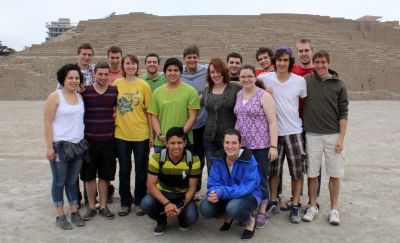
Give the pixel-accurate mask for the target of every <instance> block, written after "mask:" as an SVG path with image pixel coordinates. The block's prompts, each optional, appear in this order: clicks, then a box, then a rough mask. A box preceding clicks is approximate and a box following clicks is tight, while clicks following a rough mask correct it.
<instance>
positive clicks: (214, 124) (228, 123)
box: [202, 58, 242, 173]
mask: <svg viewBox="0 0 400 243" xmlns="http://www.w3.org/2000/svg"><path fill="white" fill-rule="evenodd" d="M207 82H208V86H207V87H206V88H205V90H204V92H203V94H202V106H204V107H205V109H206V112H207V123H206V126H205V129H204V134H203V136H204V150H205V156H206V160H207V171H208V173H210V170H211V165H212V161H211V156H212V154H213V153H214V152H215V151H218V150H222V149H223V146H222V138H223V135H224V131H225V130H226V129H228V128H234V127H235V123H236V116H235V114H234V113H233V108H234V107H235V103H236V94H237V93H238V92H239V90H240V89H241V88H242V87H241V86H240V85H239V84H238V83H236V82H230V77H229V71H228V67H227V66H226V64H225V63H224V61H222V60H221V59H219V58H214V59H212V60H211V61H210V63H209V64H208V69H207Z"/></svg>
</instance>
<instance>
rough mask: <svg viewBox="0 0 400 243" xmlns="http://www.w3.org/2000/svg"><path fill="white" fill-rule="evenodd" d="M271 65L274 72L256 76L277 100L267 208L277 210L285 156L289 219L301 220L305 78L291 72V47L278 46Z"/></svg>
mask: <svg viewBox="0 0 400 243" xmlns="http://www.w3.org/2000/svg"><path fill="white" fill-rule="evenodd" d="M273 65H274V67H275V70H276V71H275V72H269V73H264V74H262V75H260V76H259V77H258V78H259V79H260V80H261V81H263V82H264V85H265V87H267V88H272V90H273V94H272V96H273V97H274V100H275V102H276V107H277V109H276V112H277V118H278V131H279V132H278V160H277V161H276V162H274V163H271V164H270V178H269V184H270V190H271V193H270V194H271V198H270V203H269V205H268V211H270V212H273V213H278V212H279V210H278V200H277V192H278V186H279V181H280V179H279V176H280V175H281V174H282V169H283V162H284V160H285V157H286V159H287V162H288V165H289V172H290V176H291V178H292V181H293V184H292V187H293V188H292V197H293V204H292V206H291V210H290V215H289V220H290V222H291V223H300V222H301V217H300V208H299V201H300V194H301V188H302V186H303V176H304V173H305V172H306V153H305V150H304V146H303V145H304V141H303V135H302V133H303V127H302V121H301V119H300V117H299V98H304V97H306V96H307V89H306V81H305V80H304V78H303V77H301V76H298V75H296V74H294V73H292V72H291V71H292V68H293V65H294V58H293V56H292V50H291V49H290V48H289V47H287V46H280V47H278V48H277V49H276V50H275V54H274V58H273Z"/></svg>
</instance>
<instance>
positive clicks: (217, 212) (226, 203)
mask: <svg viewBox="0 0 400 243" xmlns="http://www.w3.org/2000/svg"><path fill="white" fill-rule="evenodd" d="M257 206H258V205H257V200H256V199H255V197H253V195H247V196H244V197H241V198H237V199H230V200H223V201H218V202H217V203H211V202H209V201H208V200H207V199H204V200H203V201H202V202H201V204H200V213H201V214H202V215H203V216H204V217H206V218H219V217H221V216H223V215H224V213H225V214H226V215H227V216H228V217H230V218H232V219H235V220H238V221H239V222H241V223H242V224H248V223H249V221H250V219H251V217H252V215H253V211H254V210H255V209H256V208H257Z"/></svg>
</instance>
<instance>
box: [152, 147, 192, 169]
mask: <svg viewBox="0 0 400 243" xmlns="http://www.w3.org/2000/svg"><path fill="white" fill-rule="evenodd" d="M185 150H186V155H185V157H186V164H187V166H188V167H189V173H190V172H191V171H192V165H193V154H192V152H190V150H188V149H185ZM167 152H168V151H167V149H166V148H164V149H162V150H161V151H160V158H159V160H158V163H159V165H160V168H159V170H161V168H162V167H163V166H164V164H165V162H166V161H167Z"/></svg>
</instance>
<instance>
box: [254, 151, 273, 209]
mask: <svg viewBox="0 0 400 243" xmlns="http://www.w3.org/2000/svg"><path fill="white" fill-rule="evenodd" d="M251 151H252V153H253V155H254V158H255V159H256V160H257V162H258V165H259V166H260V170H261V186H260V187H261V199H262V202H261V204H267V203H268V200H269V184H268V176H269V159H268V152H269V148H265V149H252V150H251Z"/></svg>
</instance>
